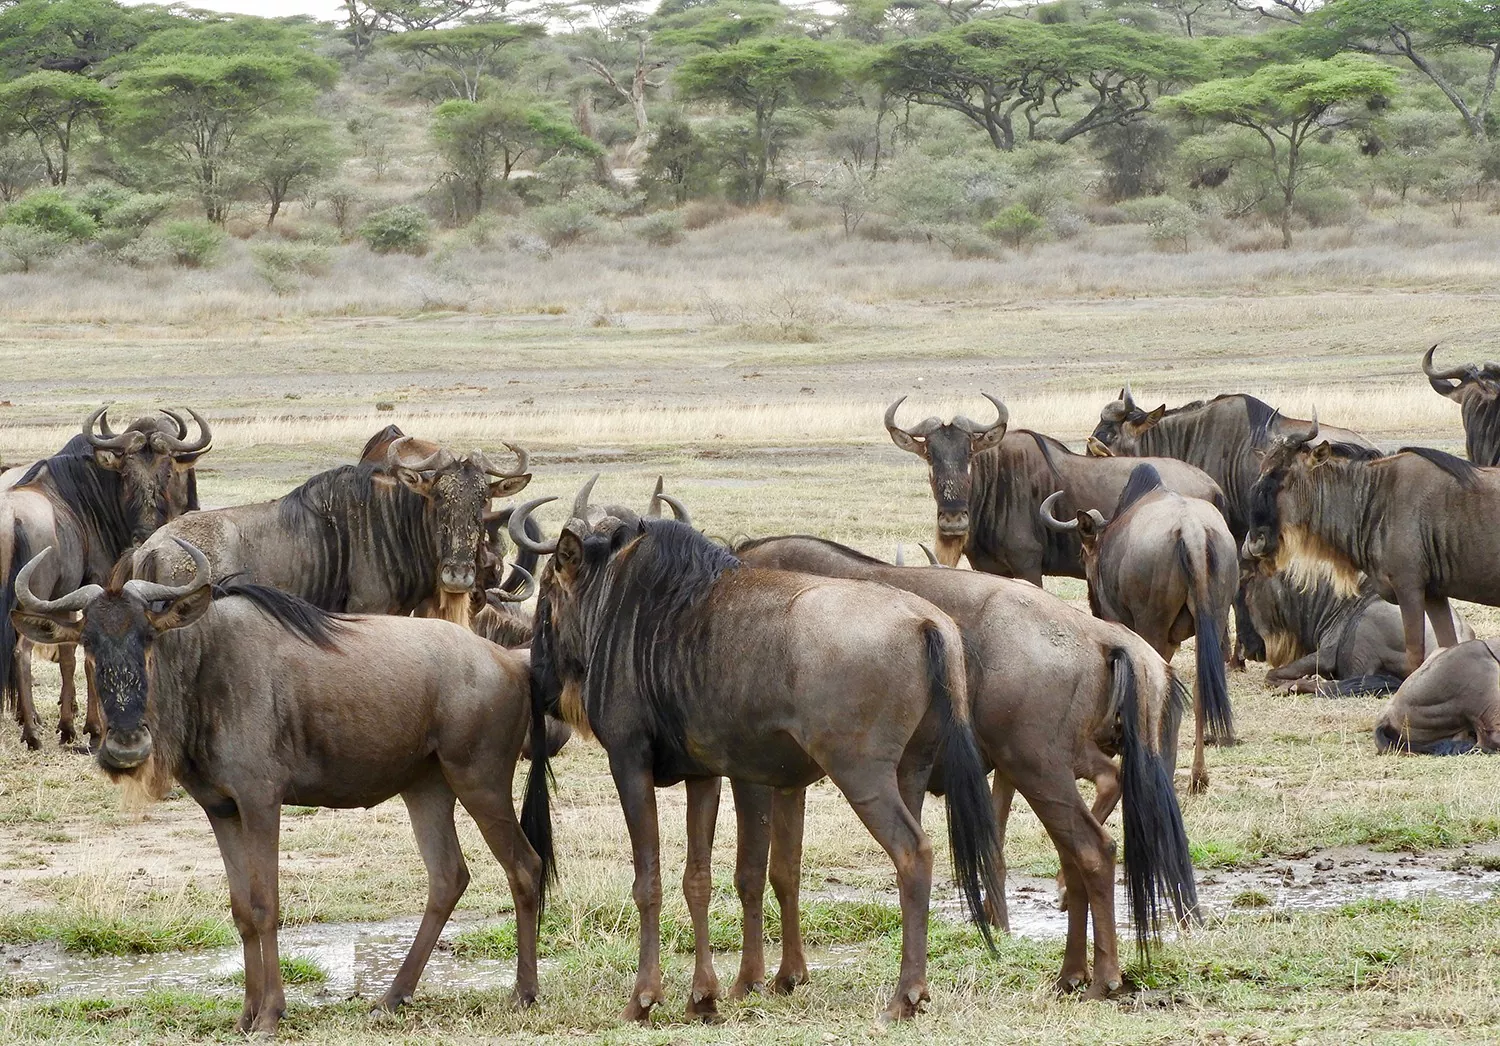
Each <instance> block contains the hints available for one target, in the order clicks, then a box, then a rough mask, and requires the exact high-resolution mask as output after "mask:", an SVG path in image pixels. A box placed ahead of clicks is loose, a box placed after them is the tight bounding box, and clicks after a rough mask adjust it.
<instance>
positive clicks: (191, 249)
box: [161, 218, 229, 269]
mask: <svg viewBox="0 0 1500 1046" xmlns="http://www.w3.org/2000/svg"><path fill="white" fill-rule="evenodd" d="M228 238H229V237H228V235H227V234H226V233H225V232H224V230H223V229H221V228H219V227H218V226H217V225H215V224H214V223H213V222H211V221H208V220H207V219H205V218H184V219H183V220H181V221H175V222H168V223H167V224H166V225H164V226H162V230H161V240H162V242H163V243H165V244H166V245H167V249H168V250H169V251H170V252H171V256H172V260H173V261H175V262H176V263H177V264H178V265H181V266H183V267H185V268H188V269H201V268H203V267H205V266H208V265H212V264H213V263H214V262H216V261H217V260H218V258H219V254H220V252H221V251H223V249H224V243H225V241H226V240H228Z"/></svg>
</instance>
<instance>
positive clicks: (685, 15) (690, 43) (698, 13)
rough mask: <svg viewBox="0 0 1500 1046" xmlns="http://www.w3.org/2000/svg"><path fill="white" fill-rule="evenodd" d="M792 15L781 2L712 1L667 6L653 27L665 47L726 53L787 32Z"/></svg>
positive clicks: (657, 38)
mask: <svg viewBox="0 0 1500 1046" xmlns="http://www.w3.org/2000/svg"><path fill="white" fill-rule="evenodd" d="M790 21H791V12H790V11H789V10H787V8H786V7H784V6H783V5H782V4H781V3H780V2H779V0H711V2H708V3H699V4H693V5H691V6H685V7H682V8H680V9H668V5H666V4H663V5H662V6H661V8H660V9H659V10H658V11H657V13H656V16H655V17H654V18H652V19H651V21H650V23H649V25H650V28H651V30H652V32H654V33H655V35H656V41H657V42H658V43H659V44H661V45H662V46H663V47H683V48H693V49H697V48H707V49H709V50H711V51H722V50H724V49H725V48H726V47H733V46H734V45H736V44H739V43H743V42H744V41H746V40H749V39H752V38H754V37H757V36H767V35H772V34H779V33H782V32H785V31H786V29H787V27H788V25H789V23H790Z"/></svg>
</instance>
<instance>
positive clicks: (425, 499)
mask: <svg viewBox="0 0 1500 1046" xmlns="http://www.w3.org/2000/svg"><path fill="white" fill-rule="evenodd" d="M410 439H411V437H409V436H405V437H401V438H398V439H396V440H395V441H394V442H392V443H391V444H390V445H389V446H388V447H387V450H386V465H385V467H383V468H377V467H375V466H372V465H369V464H360V465H341V466H339V467H337V468H333V469H329V470H328V471H327V472H321V473H319V474H318V475H316V476H313V477H312V478H311V479H309V480H308V481H307V482H306V483H303V484H302V485H301V486H300V487H298V488H297V489H296V490H293V491H291V492H290V493H289V494H286V495H283V496H282V497H280V498H278V499H277V500H275V501H268V502H262V503H261V504H257V505H239V506H235V507H233V508H222V509H214V510H212V511H209V512H196V513H193V514H192V515H190V516H185V517H183V518H182V519H178V520H175V521H173V522H172V523H171V524H170V525H168V526H167V527H164V528H163V529H162V530H161V531H160V532H159V533H157V534H156V535H155V536H153V537H152V538H151V540H149V541H147V542H146V543H145V545H143V546H142V547H141V549H140V550H139V551H138V552H137V553H136V555H135V567H134V573H135V575H136V576H137V577H142V578H156V579H158V580H181V578H183V577H185V576H188V575H189V574H190V572H191V564H190V563H188V562H187V561H186V560H185V558H184V556H183V554H182V550H181V549H180V548H179V547H178V545H177V543H176V542H175V541H174V540H172V539H173V538H178V537H180V538H184V539H185V540H187V541H189V542H190V543H192V544H193V545H195V546H197V547H198V548H200V549H202V550H203V552H204V553H205V554H206V555H207V556H208V559H209V562H210V563H211V564H212V567H213V571H214V577H215V578H216V579H221V580H222V579H224V578H227V577H230V576H231V575H242V576H243V577H244V579H245V580H246V581H250V582H253V583H255V584H262V585H271V586H272V587H274V588H279V589H281V590H283V591H285V592H290V593H292V594H293V595H297V596H300V597H301V598H303V599H305V600H307V601H308V602H310V603H312V604H313V605H315V606H318V607H321V608H322V609H324V610H331V611H341V612H342V611H348V612H354V613H375V614H409V613H411V612H413V611H414V610H417V609H418V608H419V607H421V606H422V605H423V604H424V603H429V602H430V601H433V600H436V601H437V602H438V603H439V604H440V612H439V613H438V614H437V615H436V616H440V617H443V618H445V619H447V620H451V621H455V622H456V623H459V624H464V625H467V624H468V622H469V614H470V610H471V606H470V594H471V592H472V590H473V588H474V584H475V577H476V574H477V572H478V564H479V559H480V544H481V539H482V536H483V532H484V514H485V510H486V508H487V507H488V506H489V502H490V499H491V498H495V497H504V496H507V495H510V494H514V493H516V492H517V491H519V490H521V489H522V488H524V487H525V486H526V484H527V483H529V482H530V481H531V474H530V473H528V472H527V471H526V464H527V458H526V453H525V451H522V450H519V448H512V449H513V450H515V451H516V456H517V459H518V463H517V465H516V467H515V468H514V469H512V470H511V471H509V472H505V471H502V470H501V469H500V468H499V467H497V466H495V465H492V464H491V463H490V462H489V460H488V459H487V458H485V456H484V455H483V453H482V452H479V451H475V452H473V453H472V454H469V455H466V456H463V457H454V456H453V455H452V454H450V453H448V452H447V451H438V452H434V454H428V455H423V456H422V457H421V458H414V457H407V456H406V455H405V448H406V446H407V441H408V440H410Z"/></svg>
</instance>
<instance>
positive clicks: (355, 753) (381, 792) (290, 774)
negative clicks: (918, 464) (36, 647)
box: [14, 542, 551, 1033]
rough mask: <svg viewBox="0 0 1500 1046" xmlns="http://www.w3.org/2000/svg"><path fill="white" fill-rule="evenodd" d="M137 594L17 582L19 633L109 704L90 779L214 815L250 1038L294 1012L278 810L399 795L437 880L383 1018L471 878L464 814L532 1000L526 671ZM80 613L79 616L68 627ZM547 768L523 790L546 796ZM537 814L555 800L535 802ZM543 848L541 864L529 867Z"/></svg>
mask: <svg viewBox="0 0 1500 1046" xmlns="http://www.w3.org/2000/svg"><path fill="white" fill-rule="evenodd" d="M180 544H181V547H182V549H183V552H184V554H186V555H187V556H188V557H189V558H190V559H191V561H192V563H193V568H194V570H193V574H192V576H191V577H190V579H189V580H188V582H187V583H186V584H183V585H176V586H168V585H161V584H155V583H152V582H147V581H142V580H138V579H130V578H129V574H128V563H129V560H122V561H121V563H120V565H119V568H118V569H117V570H116V571H115V572H114V573H113V575H112V576H111V577H110V579H109V581H108V583H107V584H106V585H105V586H103V587H101V586H99V585H86V586H84V587H83V588H80V589H78V590H76V591H73V592H70V593H68V594H66V595H64V596H61V597H59V598H56V599H42V598H40V597H38V596H35V595H33V594H32V591H31V588H30V584H29V582H30V579H31V578H32V577H33V576H35V575H36V574H37V573H38V572H39V570H40V569H41V568H42V567H44V566H45V565H46V560H47V558H49V557H50V554H51V550H50V549H49V550H46V551H44V552H42V553H41V554H40V555H39V556H38V557H37V558H36V559H33V560H31V561H30V562H29V563H27V564H26V566H25V567H23V568H22V570H21V573H20V575H19V576H18V577H17V579H16V594H17V601H18V603H19V604H20V606H19V609H18V610H17V611H15V613H14V617H15V622H16V626H17V627H18V628H19V629H20V630H21V631H22V632H24V633H25V634H26V635H28V636H30V637H31V638H32V639H34V640H35V641H37V642H40V643H82V645H83V649H84V655H85V656H86V657H87V658H88V663H89V666H90V668H91V670H92V672H93V675H94V677H95V678H96V680H97V681H98V685H99V688H100V704H101V706H102V708H103V714H104V738H103V742H102V743H101V745H100V746H99V754H98V759H99V764H100V766H102V767H103V768H104V770H105V771H106V772H107V773H108V774H109V775H110V777H111V778H113V779H114V780H116V781H121V782H125V783H129V784H131V785H132V786H135V787H139V788H140V789H142V790H144V791H145V792H147V793H148V794H150V795H152V796H154V797H157V798H160V797H161V796H162V795H163V794H165V790H166V787H167V785H168V784H170V782H171V781H173V780H174V779H175V780H176V781H177V782H179V783H180V784H181V785H182V787H183V788H184V789H186V791H187V793H188V794H189V795H191V796H192V797H193V799H194V800H195V801H196V802H197V803H198V805H200V806H201V807H203V812H204V813H205V814H207V815H208V820H209V824H210V825H212V827H213V830H214V837H215V838H216V839H217V840H218V843H219V853H220V855H221V856H222V857H223V859H224V871H225V873H226V875H227V876H228V879H229V903H230V908H231V910H232V912H233V914H234V923H235V927H236V929H238V930H239V933H240V938H241V940H242V941H243V943H244V950H245V1008H244V1010H243V1011H242V1013H241V1015H240V1021H239V1028H240V1030H241V1031H242V1032H261V1033H274V1032H275V1031H276V1025H277V1022H278V1021H280V1019H281V1016H282V1014H283V1013H284V1012H285V1010H286V996H285V994H284V992H283V990H282V982H281V969H280V966H279V964H278V957H277V949H276V926H277V919H278V914H279V905H278V899H277V872H276V864H277V845H278V836H279V834H280V818H281V807H282V805H283V804H288V803H296V804H299V805H304V806H328V807H343V808H348V807H356V806H374V805H375V804H377V803H381V802H384V801H385V800H386V799H389V798H390V797H392V796H394V795H400V796H401V798H402V800H403V801H405V803H406V809H407V812H408V813H409V814H410V816H411V821H412V831H413V833H414V834H415V835H416V837H417V846H418V848H419V849H420V850H421V852H422V860H423V863H424V864H426V866H427V880H428V892H427V908H426V911H425V912H424V913H423V916H422V925H421V926H420V927H419V928H418V930H417V936H416V939H415V940H414V941H413V942H412V946H411V950H410V951H409V952H408V953H407V956H406V959H405V961H404V962H402V964H401V968H400V969H399V970H398V971H397V973H396V978H395V980H394V982H392V984H391V987H390V989H389V990H388V991H387V992H386V993H385V995H384V996H383V997H382V998H381V999H380V1002H379V1003H378V1004H377V1005H378V1006H379V1007H381V1008H384V1009H395V1008H396V1007H398V1006H400V1005H401V1004H402V1003H404V1002H406V1001H407V1000H409V999H410V998H411V994H412V992H413V990H414V989H415V988H416V984H417V979H418V977H420V976H421V973H422V968H423V966H424V965H425V964H426V962H427V958H428V956H429V955H430V954H431V952H432V947H433V945H434V944H435V943H436V942H437V939H438V934H439V933H440V932H441V931H442V928H443V925H444V924H445V923H446V922H447V921H448V916H449V915H450V914H451V913H452V911H453V907H454V905H455V904H457V903H458V899H459V898H460V897H461V896H462V895H463V892H464V889H465V887H466V886H467V885H468V882H469V872H468V868H467V867H466V866H465V864H464V859H463V851H462V850H461V849H460V848H459V843H458V834H457V832H456V831H455V830H454V824H453V804H454V802H455V800H458V801H461V802H462V803H463V804H464V809H465V810H467V811H468V812H469V814H470V815H471V816H472V817H473V818H474V821H475V823H476V824H478V825H479V830H480V832H481V833H482V834H483V835H484V839H485V842H486V843H487V844H489V847H490V850H491V851H492V852H493V853H494V855H495V857H496V858H497V859H498V860H499V861H500V864H501V865H502V866H503V867H504V868H505V874H506V877H507V879H509V881H510V890H511V896H512V897H513V898H514V900H515V906H516V942H517V952H518V955H517V959H516V987H515V994H516V997H517V998H518V999H519V1000H520V1001H521V1002H522V1003H529V1002H531V1001H532V1000H533V999H534V998H535V997H536V991H537V979H536V940H537V936H536V934H537V919H538V917H539V914H540V911H541V906H542V901H543V889H544V883H545V881H546V878H547V875H548V873H549V871H550V867H551V839H550V825H549V824H545V823H543V822H541V821H536V820H529V821H528V822H527V831H526V832H525V833H523V832H522V830H521V827H520V826H519V825H518V824H517V823H516V815H515V809H514V807H513V805H512V802H511V783H512V778H513V777H514V773H515V766H516V758H517V755H518V753H519V752H520V749H521V739H522V737H524V736H525V734H526V730H527V715H528V712H527V710H528V706H529V704H530V696H529V687H528V674H527V670H526V665H525V661H524V659H523V658H522V657H520V656H518V655H515V654H511V653H508V652H507V651H505V650H502V649H501V648H500V647H497V646H495V645H494V644H493V643H486V642H485V641H484V640H482V639H480V638H479V637H478V636H476V635H473V634H472V633H470V632H468V631H467V630H465V629H462V628H459V627H457V626H455V625H452V624H449V623H447V622H444V621H431V620H421V619H415V618H398V617H332V616H330V615H328V614H326V613H324V612H323V611H320V610H318V609H317V608H316V607H313V606H312V605H310V604H308V603H305V602H303V601H302V600H299V599H297V598H295V597H293V596H289V595H287V594H285V593H283V592H280V591H277V590H276V589H271V588H265V587H261V586H257V585H244V584H239V583H231V584H230V585H229V586H227V587H226V588H221V589H217V590H216V589H214V588H213V587H212V586H211V585H210V569H209V565H208V561H207V560H206V559H205V557H204V556H203V554H202V553H201V552H199V551H198V550H197V549H195V548H193V547H192V546H191V545H188V544H187V543H186V542H181V543H180ZM80 612H81V614H82V619H81V620H79V619H78V617H77V615H78V614H79V613H80ZM546 787H547V786H546V775H545V768H544V766H542V765H539V766H538V767H537V768H536V770H535V771H534V772H533V773H532V775H531V776H530V778H529V779H528V781H527V792H528V796H530V795H531V793H533V792H534V791H541V792H543V793H545V791H546ZM533 805H534V806H535V807H536V808H537V810H545V809H546V803H545V802H534V804H533ZM538 851H540V856H539V855H538Z"/></svg>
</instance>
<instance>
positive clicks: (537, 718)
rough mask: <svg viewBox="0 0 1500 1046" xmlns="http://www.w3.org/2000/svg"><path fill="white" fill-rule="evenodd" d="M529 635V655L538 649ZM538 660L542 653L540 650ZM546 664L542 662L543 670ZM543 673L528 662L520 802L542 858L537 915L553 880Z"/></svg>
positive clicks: (533, 844) (530, 839) (543, 619)
mask: <svg viewBox="0 0 1500 1046" xmlns="http://www.w3.org/2000/svg"><path fill="white" fill-rule="evenodd" d="M546 617H547V614H546V610H545V609H543V610H542V613H541V614H540V615H539V618H540V620H539V622H538V623H539V625H540V626H541V627H542V628H545V627H546ZM535 647H536V639H535V637H534V638H533V658H535V657H536V655H537V653H538V651H536V649H535ZM542 660H543V661H544V662H545V661H546V655H545V653H544V652H543V653H542ZM548 668H550V665H546V664H544V665H543V672H545V671H546V670H547V669H548ZM542 675H543V673H539V672H538V671H537V666H536V665H535V664H533V665H532V668H531V672H530V673H529V676H530V680H531V683H530V690H531V769H530V770H529V771H528V772H527V774H526V797H525V799H523V800H522V802H521V832H522V834H524V835H525V836H526V840H527V841H528V842H529V843H531V847H532V849H534V850H535V851H536V853H537V856H538V857H540V858H541V859H542V881H541V883H540V884H538V887H537V898H538V902H539V908H538V913H537V914H538V916H540V914H541V912H542V911H545V910H546V907H547V886H548V885H549V884H551V883H554V882H556V881H557V857H556V853H555V851H554V850H553V845H552V797H551V794H550V793H549V790H548V784H549V779H550V778H551V776H552V767H551V764H550V762H549V760H548V755H547V694H546V689H545V684H544V683H543V679H542Z"/></svg>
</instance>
